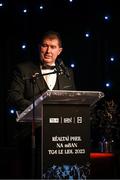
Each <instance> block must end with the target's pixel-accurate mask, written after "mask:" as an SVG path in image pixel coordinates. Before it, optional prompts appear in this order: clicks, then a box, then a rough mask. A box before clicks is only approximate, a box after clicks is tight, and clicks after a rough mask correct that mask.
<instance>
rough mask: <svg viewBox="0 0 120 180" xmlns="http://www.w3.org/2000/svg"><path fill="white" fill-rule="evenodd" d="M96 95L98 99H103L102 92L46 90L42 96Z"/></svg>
mask: <svg viewBox="0 0 120 180" xmlns="http://www.w3.org/2000/svg"><path fill="white" fill-rule="evenodd" d="M85 94H86V95H98V96H99V97H100V98H102V97H104V93H103V92H102V91H72V90H47V91H46V92H45V93H43V96H44V95H76V96H81V95H85Z"/></svg>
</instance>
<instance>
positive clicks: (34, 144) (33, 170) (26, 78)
mask: <svg viewBox="0 0 120 180" xmlns="http://www.w3.org/2000/svg"><path fill="white" fill-rule="evenodd" d="M62 72H63V71H61V70H58V69H57V70H54V71H53V72H50V73H44V74H40V73H38V72H36V73H35V74H33V75H32V77H25V78H24V80H31V82H32V86H33V114H32V178H33V179H34V178H35V150H36V143H35V87H34V85H35V83H36V79H38V78H41V77H42V76H45V75H49V74H55V73H57V75H58V74H59V73H62Z"/></svg>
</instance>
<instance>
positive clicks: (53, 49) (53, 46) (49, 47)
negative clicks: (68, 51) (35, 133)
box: [39, 38, 62, 65]
mask: <svg viewBox="0 0 120 180" xmlns="http://www.w3.org/2000/svg"><path fill="white" fill-rule="evenodd" d="M39 50H40V59H41V60H42V62H43V63H46V64H48V65H51V64H54V63H55V60H56V58H57V56H58V55H59V54H60V53H61V51H62V48H61V47H60V46H59V40H58V39H49V38H46V39H44V40H43V42H42V44H41V45H40V48H39Z"/></svg>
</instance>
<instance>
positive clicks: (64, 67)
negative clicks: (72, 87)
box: [57, 58, 70, 78]
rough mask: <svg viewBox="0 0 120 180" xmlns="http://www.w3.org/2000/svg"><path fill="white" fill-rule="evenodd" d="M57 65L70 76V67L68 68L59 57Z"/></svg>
mask: <svg viewBox="0 0 120 180" xmlns="http://www.w3.org/2000/svg"><path fill="white" fill-rule="evenodd" d="M57 65H58V66H59V67H60V68H61V69H62V71H63V73H64V74H65V75H66V76H67V77H68V78H70V73H69V71H68V69H67V68H66V66H65V64H64V62H63V60H62V59H60V58H59V59H57Z"/></svg>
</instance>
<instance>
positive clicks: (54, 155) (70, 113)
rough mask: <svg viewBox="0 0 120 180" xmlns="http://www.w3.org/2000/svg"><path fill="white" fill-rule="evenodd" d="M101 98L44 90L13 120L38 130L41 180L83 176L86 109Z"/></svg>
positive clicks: (94, 93)
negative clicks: (35, 127) (36, 125)
mask: <svg viewBox="0 0 120 180" xmlns="http://www.w3.org/2000/svg"><path fill="white" fill-rule="evenodd" d="M103 97H104V93H103V92H99V91H64V90H52V91H51V90H48V91H46V92H45V93H43V94H42V95H41V96H39V97H38V98H37V99H36V100H35V101H34V106H33V104H31V105H30V106H29V107H27V108H26V109H25V110H24V111H23V112H22V113H21V114H19V115H18V116H17V119H16V121H17V122H25V123H27V122H32V120H33V118H34V120H35V123H36V124H37V123H39V124H40V126H41V129H42V131H41V134H40V136H41V140H42V144H41V178H43V179H47V178H48V179H52V178H56V179H57V178H58V179H59V177H60V176H62V177H60V178H61V179H62V178H65V177H68V176H71V177H72V176H75V173H76V172H77V175H76V177H78V176H82V175H83V176H84V177H85V176H87V175H86V174H85V171H86V166H87V165H88V164H89V162H90V108H91V107H92V106H93V105H94V104H95V103H96V102H97V101H99V100H100V99H101V98H103ZM33 107H34V117H33ZM54 176H55V177H54ZM63 176H64V177H63ZM74 178H75V177H74Z"/></svg>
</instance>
